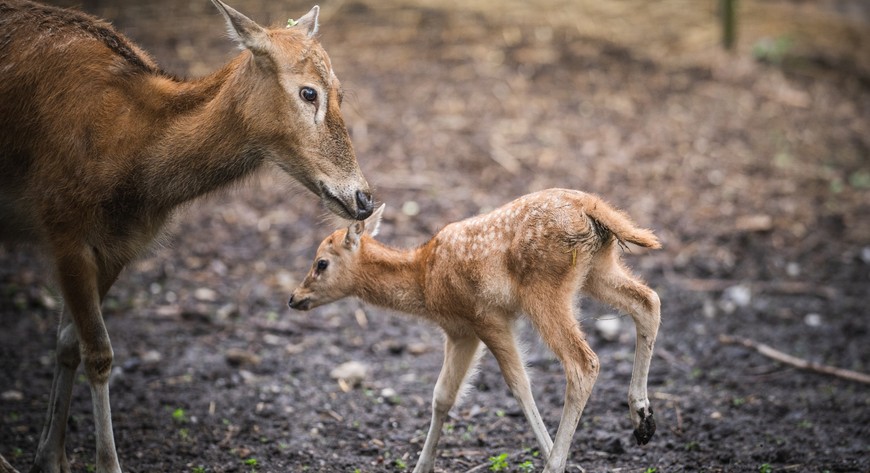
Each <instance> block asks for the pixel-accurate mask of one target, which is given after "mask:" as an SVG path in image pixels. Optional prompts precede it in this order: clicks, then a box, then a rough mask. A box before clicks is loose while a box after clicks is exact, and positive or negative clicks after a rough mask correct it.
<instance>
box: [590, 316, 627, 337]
mask: <svg viewBox="0 0 870 473" xmlns="http://www.w3.org/2000/svg"><path fill="white" fill-rule="evenodd" d="M621 328H622V322H621V321H620V319H619V317H618V316H616V315H606V316H604V317H603V318H601V319H598V320H596V321H595V330H597V331H598V334H599V335H601V338H603V339H605V340H607V341H608V342H612V341H614V340H616V339H617V338H619V333H620V332H621Z"/></svg>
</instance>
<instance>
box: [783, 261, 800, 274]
mask: <svg viewBox="0 0 870 473" xmlns="http://www.w3.org/2000/svg"><path fill="white" fill-rule="evenodd" d="M785 274H787V275H788V276H789V277H790V278H796V277H798V276H800V275H801V265H799V264H797V263H795V262H794V261H792V262H791V263H788V264H787V265H785Z"/></svg>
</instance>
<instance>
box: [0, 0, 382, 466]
mask: <svg viewBox="0 0 870 473" xmlns="http://www.w3.org/2000/svg"><path fill="white" fill-rule="evenodd" d="M212 1H213V3H214V4H215V6H216V7H217V8H218V10H219V11H220V12H221V13H222V14H223V16H224V17H225V19H226V23H227V25H228V27H229V31H230V34H231V36H232V37H233V38H234V39H235V41H236V42H237V43H238V44H239V46H241V48H242V49H243V51H242V52H241V53H240V54H239V55H238V56H237V57H235V58H234V59H233V60H231V61H230V62H229V63H228V64H227V65H226V66H224V67H223V68H222V69H220V70H219V71H217V72H215V73H213V74H212V75H210V76H208V77H204V78H202V79H198V80H182V79H179V78H175V77H173V76H171V75H169V74H167V73H165V72H163V71H161V70H160V68H159V67H158V66H157V65H156V64H155V63H154V62H153V61H152V60H151V59H150V58H149V57H148V56H147V55H146V54H145V53H144V52H143V51H141V50H140V49H139V48H138V47H136V46H135V45H134V44H132V43H131V42H130V41H128V40H127V39H126V38H125V37H123V36H122V35H121V34H119V33H118V32H116V31H115V30H113V29H112V28H111V26H110V25H109V24H107V23H105V22H103V21H101V20H98V19H96V18H93V17H91V16H88V15H85V14H83V13H80V12H77V11H72V10H63V9H58V8H54V7H49V6H44V5H40V4H36V3H31V2H27V1H16V0H13V1H5V0H4V1H0V237H2V239H6V240H8V239H17V240H22V239H23V240H29V241H35V242H38V244H40V245H41V246H42V247H43V248H44V249H45V251H46V253H47V255H48V256H49V257H50V259H51V261H52V262H53V266H54V270H55V273H56V278H57V281H58V283H59V286H60V289H61V293H62V296H63V299H64V302H65V304H64V311H63V314H62V316H61V321H60V325H59V328H58V341H57V360H56V361H57V366H56V371H55V374H54V381H53V383H52V392H51V396H50V403H49V406H48V417H47V420H46V422H45V426H44V428H43V431H42V435H41V438H40V441H39V447H38V449H37V452H36V457H35V461H34V467H33V470H32V471H41V472H46V473H48V472H52V473H53V472H68V471H69V464H68V461H67V457H66V452H65V447H64V437H65V427H66V423H67V417H68V412H69V403H70V396H71V392H72V387H73V380H74V375H75V372H76V370H77V368H78V366H79V364H80V363H82V364H83V365H84V373H85V375H86V377H87V380H88V382H89V384H90V388H91V395H92V398H93V411H94V418H95V428H96V443H97V445H96V457H97V461H96V471H97V472H99V473H119V472H120V471H121V467H120V465H119V461H118V457H117V453H116V451H115V445H114V436H113V432H112V420H111V413H110V408H109V386H108V379H109V373H110V370H111V367H112V359H113V353H112V347H111V344H110V341H109V335H108V333H107V332H106V327H105V325H104V322H103V317H102V314H101V311H100V305H101V302H102V300H103V298H104V297H105V295H106V292H107V291H108V290H109V288H110V287H111V286H112V284H113V283H114V282H115V280H116V278H117V277H118V274H119V272H120V271H121V270H122V268H124V267H125V265H126V264H127V263H129V262H130V260H131V259H132V258H134V257H136V256H137V255H138V254H140V253H141V252H142V251H143V250H144V249H146V247H148V246H149V244H150V243H151V242H152V240H154V238H155V236H156V235H158V234H159V233H160V231H161V229H162V228H163V227H164V223H165V222H166V221H167V219H168V218H169V217H170V216H171V215H172V213H173V210H174V209H176V208H177V207H178V206H179V205H181V204H184V203H185V202H188V201H190V200H192V199H194V198H196V197H198V196H201V195H203V194H207V193H209V192H212V191H215V190H217V189H220V188H222V187H226V186H227V185H229V184H232V183H234V182H237V181H239V180H240V179H242V178H244V177H246V176H249V175H251V174H252V173H254V172H255V171H256V170H257V169H258V168H261V167H263V165H264V164H266V163H272V164H275V165H277V166H278V167H279V168H281V169H283V170H284V171H285V172H287V173H288V174H289V175H291V176H292V177H293V178H295V179H296V180H298V181H299V182H301V183H302V184H303V185H304V186H305V187H306V188H308V189H309V190H311V191H312V192H314V193H315V194H317V195H318V196H319V197H320V198H321V200H322V201H323V203H324V204H325V206H326V207H327V208H328V209H329V210H331V211H332V212H334V213H336V214H338V215H340V216H342V217H344V218H348V219H364V218H366V217H368V216H369V215H371V213H372V208H373V207H372V197H371V193H370V191H369V186H368V184H367V183H366V181H365V179H364V177H363V175H362V172H361V171H360V169H359V166H358V164H357V161H356V157H355V155H354V151H353V147H352V146H351V142H350V138H349V136H348V133H347V129H346V127H345V125H344V122H343V119H342V116H341V112H340V104H341V99H342V91H341V87H340V85H339V82H338V79H337V78H336V76H335V74H334V73H333V70H332V66H331V64H330V61H329V57H328V56H327V55H326V53H325V52H324V50H323V49H322V47H321V46H320V44H319V42H318V40H317V39H316V37H315V34H316V33H317V29H318V12H319V10H318V7H316V6H315V7H314V8H313V9H312V10H311V11H310V12H308V13H307V14H306V15H305V16H303V17H302V18H300V19H299V20H298V21H296V22H295V24H294V25H293V26H292V27H287V28H275V29H269V28H264V27H261V26H260V25H258V24H257V23H255V22H254V21H252V20H250V19H249V18H247V17H245V16H244V15H242V14H241V13H239V12H237V11H236V10H234V9H232V8H230V7H229V6H227V5H225V4H224V3H222V2H221V1H220V0H212ZM290 23H293V22H290ZM3 464H5V462H0V467H2V468H5V466H3Z"/></svg>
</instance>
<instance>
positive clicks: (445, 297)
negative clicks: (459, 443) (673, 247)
mask: <svg viewBox="0 0 870 473" xmlns="http://www.w3.org/2000/svg"><path fill="white" fill-rule="evenodd" d="M382 212H383V206H382V207H380V208H379V209H378V210H376V211H375V213H374V214H373V215H372V217H370V218H369V219H368V220H367V221H365V222H361V223H355V224H352V225H351V226H350V227H349V228H348V229H347V230H338V231H336V232H334V233H333V234H332V235H331V236H329V237H328V238H326V239H325V240H324V241H323V242H322V243H321V244H320V247H319V248H318V250H317V255H316V257H315V262H314V265H313V267H312V268H311V270H310V271H309V273H308V275H307V276H306V277H305V280H304V281H303V282H302V284H301V285H300V286H299V287H298V288H297V289H296V290H295V291H294V292H293V295H292V297H291V298H290V302H289V304H290V306H291V307H293V308H296V309H302V310H308V309H311V308H314V307H317V306H319V305H322V304H326V303H329V302H332V301H335V300H338V299H341V298H343V297H347V296H355V297H358V298H360V299H362V300H364V301H366V302H369V303H373V304H377V305H380V306H384V307H388V308H391V309H395V310H399V311H402V312H407V313H411V314H414V315H417V316H420V317H422V318H423V319H426V320H429V321H431V322H434V323H436V324H438V325H439V326H440V327H441V328H442V329H443V330H444V333H445V335H446V337H445V353H444V365H443V368H442V371H441V375H440V376H439V378H438V381H437V383H436V385H435V392H434V395H433V400H432V421H431V424H430V429H429V433H428V435H427V437H426V442H425V444H424V446H423V451H422V452H421V454H420V458H419V460H418V462H417V465H416V468H415V469H414V471H415V472H417V473H428V472H431V471H432V470H433V468H434V461H435V446H436V444H437V442H438V438H439V436H440V433H441V427H442V425H443V423H444V420H445V419H446V417H447V413H448V411H449V410H450V408H451V407H452V406H453V404H454V403H455V401H456V397H457V393H458V392H459V391H460V388H461V386H462V384H463V383H464V380H465V378H466V376H467V373H468V372H469V370H470V369H471V367H472V366H473V365H474V364H475V363H476V361H477V353H478V349H479V346H480V342H483V344H484V345H486V346H487V347H488V348H489V350H490V351H491V352H492V353H493V355H494V356H495V358H496V359H497V361H498V363H499V367H500V368H501V372H502V374H503V376H504V378H505V381H506V382H507V385H508V387H509V388H510V389H511V392H512V393H513V394H514V396H515V397H516V398H517V400H518V401H519V403H520V406H521V407H522V410H523V413H524V414H525V416H526V418H527V419H528V421H529V423H530V424H531V426H532V430H533V432H534V434H535V437H536V439H537V441H538V444H539V446H540V448H541V452H542V453H543V454H544V455H545V456H546V457H547V464H546V468H545V470H544V471H545V472H563V471H564V470H565V466H566V462H567V458H568V453H569V447H570V443H571V439H572V437H573V435H574V431H575V429H576V427H577V423H578V421H579V419H580V415H581V413H582V412H583V407H584V406H585V404H586V400H587V399H588V398H589V394H590V393H591V391H592V386H593V384H594V383H595V379H596V377H597V375H598V370H599V364H598V357H597V356H596V355H595V353H594V352H593V351H592V349H591V348H590V347H589V345H588V344H587V343H586V340H585V336H584V335H583V333H582V331H581V330H580V326H579V323H578V321H577V314H576V311H575V305H574V298H575V297H576V294H577V293H584V294H587V295H589V296H592V297H595V298H597V299H599V300H601V301H603V302H606V303H608V304H611V305H613V306H615V307H617V308H618V309H620V310H624V311H625V312H627V313H628V314H630V315H631V317H632V318H633V319H634V322H635V326H636V329H637V344H636V353H635V363H634V370H633V373H632V378H631V384H630V387H629V408H630V413H631V419H632V423H633V424H634V427H635V438H636V439H637V441H638V443H639V444H645V443H647V442H648V441H649V440H650V438H651V437H652V435H653V433H654V431H655V423H654V422H653V417H652V409H651V408H650V404H649V399H648V397H647V390H646V385H647V373H648V371H649V363H650V359H651V356H652V348H653V343H654V342H655V338H656V334H657V332H658V327H659V320H660V307H659V305H660V304H659V298H658V296H657V295H656V293H655V292H654V291H652V290H651V289H650V288H648V287H647V286H646V285H644V284H643V283H642V282H641V281H640V280H639V279H638V278H636V277H635V276H633V275H632V274H631V272H630V271H629V270H628V269H627V268H626V267H625V265H624V264H623V263H622V262H621V261H620V258H619V248H618V246H619V245H620V244H621V243H622V242H631V243H634V244H636V245H639V246H643V247H647V248H659V247H660V245H659V242H658V240H657V239H656V237H655V236H654V235H653V233H652V232H651V231H649V230H645V229H641V228H637V227H636V226H635V225H634V224H633V223H632V222H631V220H629V218H628V217H627V216H626V215H625V214H623V213H622V212H620V211H618V210H616V209H614V208H613V207H611V206H609V205H608V204H606V203H605V202H604V201H603V200H601V199H600V198H598V197H596V196H594V195H591V194H586V193H582V192H578V191H570V190H563V189H551V190H548V191H541V192H538V193H534V194H530V195H527V196H525V197H522V198H520V199H517V200H515V201H514V202H511V203H509V204H507V205H505V206H503V207H501V208H499V209H496V210H494V211H492V212H490V213H488V214H484V215H480V216H477V217H474V218H471V219H467V220H463V221H461V222H457V223H453V224H450V225H448V226H446V227H445V228H443V229H442V230H441V231H439V232H438V233H437V234H436V235H435V236H434V237H432V239H431V240H429V241H428V242H427V243H426V244H424V245H422V246H420V247H418V248H415V249H410V250H400V249H394V248H390V247H388V246H386V245H383V244H381V243H379V242H378V241H376V240H374V239H373V238H372V236H373V235H374V234H375V233H376V232H377V228H378V224H379V221H380V217H381V214H382ZM521 314H525V315H526V317H528V319H529V321H530V322H531V324H532V325H533V326H534V327H535V329H536V330H537V331H538V332H539V333H540V335H541V337H542V339H543V340H544V341H545V342H546V343H547V344H548V345H549V347H550V348H551V349H552V350H553V352H554V353H555V354H556V356H557V357H558V358H559V360H560V361H561V362H562V365H563V367H564V369H565V375H566V378H567V386H566V392H565V406H564V411H563V413H562V419H561V422H560V424H559V429H558V431H557V433H556V437H555V441H552V440H551V439H550V436H549V433H548V432H547V429H546V427H545V426H544V423H543V421H542V419H541V416H540V414H539V413H538V409H537V407H536V406H535V401H534V399H533V398H532V393H531V389H530V386H529V380H528V376H527V374H526V371H525V368H524V365H523V362H522V358H521V355H520V351H519V349H518V348H517V344H516V341H515V338H514V325H515V321H516V319H517V318H518V317H519V316H520V315H521Z"/></svg>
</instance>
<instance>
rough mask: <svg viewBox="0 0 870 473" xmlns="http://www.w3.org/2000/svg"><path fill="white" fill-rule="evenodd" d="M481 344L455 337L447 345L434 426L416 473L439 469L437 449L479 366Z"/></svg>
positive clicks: (434, 403) (437, 388) (436, 395)
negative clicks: (449, 416)
mask: <svg viewBox="0 0 870 473" xmlns="http://www.w3.org/2000/svg"><path fill="white" fill-rule="evenodd" d="M479 347H480V340H479V339H478V338H477V337H475V336H465V337H452V336H450V335H447V337H446V339H445V341H444V364H443V366H442V367H441V374H440V375H438V381H437V382H436V383H435V392H434V393H433V395H432V422H431V423H430V424H429V433H428V434H426V442H425V443H424V444H423V451H422V452H420V459H419V460H417V465H416V466H415V467H414V473H430V472H432V471H433V470H434V468H435V447H436V446H437V445H438V440H439V439H440V438H441V428H442V427H443V426H444V421H445V420H446V419H447V414H448V413H449V412H450V409H451V408H453V405H454V404H455V403H456V397H457V394H458V393H459V390H460V388H461V387H462V385H463V383H464V382H465V378H466V376H467V375H468V372H469V371H470V369H471V367H472V365H474V364H475V363H476V362H477V353H478V348H479Z"/></svg>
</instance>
